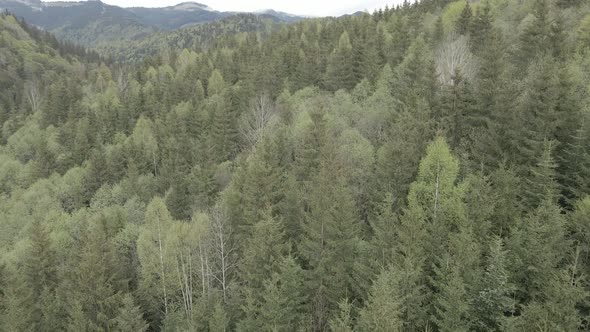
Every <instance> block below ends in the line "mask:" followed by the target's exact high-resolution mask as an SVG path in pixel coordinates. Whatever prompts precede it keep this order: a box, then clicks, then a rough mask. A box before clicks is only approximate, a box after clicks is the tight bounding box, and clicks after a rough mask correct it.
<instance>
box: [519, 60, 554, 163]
mask: <svg viewBox="0 0 590 332" xmlns="http://www.w3.org/2000/svg"><path fill="white" fill-rule="evenodd" d="M525 82H526V86H525V90H524V91H523V92H522V93H521V97H520V99H519V101H518V118H517V119H516V120H517V121H514V123H513V124H512V126H511V127H510V130H511V132H509V133H508V134H509V135H510V136H509V137H510V139H511V140H513V144H518V146H514V147H512V149H511V151H510V152H511V154H512V158H513V160H515V161H517V162H518V164H520V165H522V166H524V167H526V165H531V166H533V165H534V163H535V161H536V158H537V157H538V156H540V155H541V154H542V151H543V150H544V142H545V140H549V141H551V140H553V138H554V137H555V130H556V126H557V120H558V119H557V118H556V102H557V98H558V83H559V81H558V76H557V74H556V71H555V66H554V62H553V61H552V60H551V59H550V58H548V57H545V58H543V59H541V60H539V61H537V62H535V63H534V64H533V65H531V66H530V68H529V74H528V77H527V79H526V80H525ZM523 171H524V170H523Z"/></svg>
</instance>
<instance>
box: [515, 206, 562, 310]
mask: <svg viewBox="0 0 590 332" xmlns="http://www.w3.org/2000/svg"><path fill="white" fill-rule="evenodd" d="M564 232H565V221H564V216H563V215H562V213H561V209H560V208H559V206H557V205H556V203H555V202H551V201H550V200H544V201H543V202H541V205H540V206H539V207H537V208H536V209H534V210H533V211H532V213H531V214H530V216H528V217H527V218H526V219H525V220H524V221H523V222H521V224H520V225H519V227H518V228H517V229H515V230H513V232H512V235H511V237H510V238H509V240H508V241H507V249H508V250H509V252H510V253H511V254H512V255H514V256H513V259H512V260H511V265H510V275H511V276H512V281H513V282H514V284H515V287H516V288H515V297H516V299H518V300H519V301H520V303H525V304H526V303H529V302H530V301H538V300H540V299H542V298H543V297H544V293H545V291H546V289H547V288H548V287H549V284H550V280H551V278H552V276H553V275H554V273H556V272H557V268H558V267H559V265H560V263H561V262H562V261H563V259H564V250H563V249H564V247H565V246H568V245H569V244H568V242H567V241H566V239H565V237H564V236H565V234H564Z"/></svg>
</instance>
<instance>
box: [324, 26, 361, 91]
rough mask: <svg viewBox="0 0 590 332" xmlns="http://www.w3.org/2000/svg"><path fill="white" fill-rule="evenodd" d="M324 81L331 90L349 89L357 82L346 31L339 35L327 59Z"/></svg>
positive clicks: (351, 50)
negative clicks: (334, 47)
mask: <svg viewBox="0 0 590 332" xmlns="http://www.w3.org/2000/svg"><path fill="white" fill-rule="evenodd" d="M325 81H326V87H328V89H330V90H332V91H336V90H338V89H346V90H351V89H352V88H354V86H355V85H356V84H357V83H358V82H357V81H355V79H354V72H353V49H352V45H351V43H350V38H349V36H348V33H347V32H346V31H344V32H343V33H342V35H340V39H339V41H338V47H337V48H336V49H335V50H334V52H332V54H331V55H330V58H329V59H328V68H327V69H326V79H325Z"/></svg>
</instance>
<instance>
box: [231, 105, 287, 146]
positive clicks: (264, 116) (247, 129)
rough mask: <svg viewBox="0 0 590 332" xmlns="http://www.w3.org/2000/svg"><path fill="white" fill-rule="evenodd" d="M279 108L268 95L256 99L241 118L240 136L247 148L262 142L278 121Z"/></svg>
mask: <svg viewBox="0 0 590 332" xmlns="http://www.w3.org/2000/svg"><path fill="white" fill-rule="evenodd" d="M277 118H278V117H277V108H276V106H275V104H274V102H273V101H272V99H271V98H270V97H269V96H268V95H267V94H262V95H259V96H257V97H256V98H254V100H253V101H252V104H251V107H250V109H249V110H248V112H246V113H244V114H243V115H242V117H241V118H240V134H241V135H242V137H243V140H244V143H245V145H246V148H248V147H253V146H255V145H256V143H258V142H260V141H261V140H262V138H263V137H264V135H265V134H266V133H267V132H268V131H269V130H270V129H271V128H272V126H273V125H274V124H275V123H276V120H277Z"/></svg>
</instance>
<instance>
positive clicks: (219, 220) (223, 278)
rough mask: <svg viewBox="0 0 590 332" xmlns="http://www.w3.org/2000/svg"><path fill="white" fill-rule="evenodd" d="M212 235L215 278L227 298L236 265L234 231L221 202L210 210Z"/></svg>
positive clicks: (224, 297)
mask: <svg viewBox="0 0 590 332" xmlns="http://www.w3.org/2000/svg"><path fill="white" fill-rule="evenodd" d="M210 215H211V236H212V243H211V245H212V249H213V255H214V263H213V264H214V270H213V273H212V276H213V278H214V279H215V280H216V281H217V282H218V283H219V285H220V287H221V290H222V292H223V300H224V301H226V300H227V293H228V290H229V288H230V275H231V272H232V271H233V269H234V267H235V265H236V259H235V253H234V251H235V247H234V246H233V239H232V237H233V231H232V227H231V225H230V222H229V218H228V216H227V212H226V211H225V209H224V208H223V207H222V206H220V204H217V205H215V207H213V208H212V209H211V211H210Z"/></svg>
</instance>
